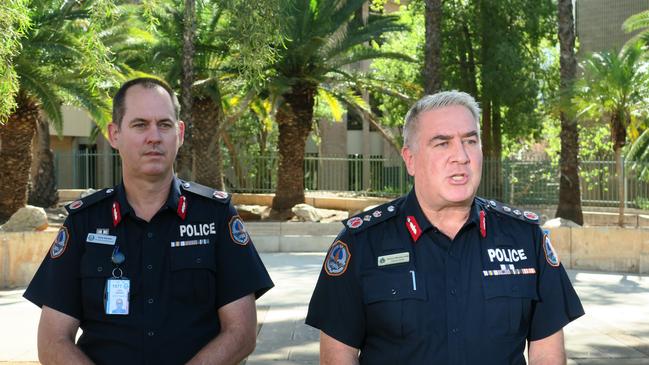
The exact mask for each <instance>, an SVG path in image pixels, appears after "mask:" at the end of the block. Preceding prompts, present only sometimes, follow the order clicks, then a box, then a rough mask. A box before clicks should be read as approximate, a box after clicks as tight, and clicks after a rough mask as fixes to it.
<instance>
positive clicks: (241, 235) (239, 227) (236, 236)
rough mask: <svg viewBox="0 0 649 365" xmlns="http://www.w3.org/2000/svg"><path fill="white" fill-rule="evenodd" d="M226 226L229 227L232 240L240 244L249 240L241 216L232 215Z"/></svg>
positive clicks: (245, 243)
mask: <svg viewBox="0 0 649 365" xmlns="http://www.w3.org/2000/svg"><path fill="white" fill-rule="evenodd" d="M228 227H229V228H230V237H231V238H232V240H233V241H234V242H236V243H237V244H239V245H241V246H245V245H247V244H248V242H250V235H249V234H248V231H246V227H245V226H244V225H243V221H242V220H241V217H239V216H238V215H235V216H233V217H232V218H231V219H230V224H228Z"/></svg>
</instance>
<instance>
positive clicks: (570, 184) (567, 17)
mask: <svg viewBox="0 0 649 365" xmlns="http://www.w3.org/2000/svg"><path fill="white" fill-rule="evenodd" d="M558 20H559V44H560V49H561V53H560V55H561V56H560V57H561V58H560V65H561V81H560V83H561V90H560V99H561V102H560V110H561V111H560V116H561V159H560V161H559V166H560V170H561V179H560V180H559V205H558V207H557V213H556V216H557V217H562V218H566V219H569V220H571V221H573V222H575V223H577V224H579V225H583V224H584V216H583V213H582V210H581V191H580V187H579V161H578V156H579V131H578V130H577V120H576V118H575V115H574V112H573V110H574V107H573V105H572V95H571V93H572V86H573V83H574V80H575V76H576V75H577V58H576V57H575V23H574V21H573V17H572V0H559V2H558Z"/></svg>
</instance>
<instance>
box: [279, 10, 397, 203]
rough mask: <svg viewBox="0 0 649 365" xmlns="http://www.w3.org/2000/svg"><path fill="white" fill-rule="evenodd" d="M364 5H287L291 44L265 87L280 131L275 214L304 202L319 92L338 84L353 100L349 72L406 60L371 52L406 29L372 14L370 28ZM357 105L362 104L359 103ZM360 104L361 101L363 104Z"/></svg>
mask: <svg viewBox="0 0 649 365" xmlns="http://www.w3.org/2000/svg"><path fill="white" fill-rule="evenodd" d="M364 3H365V0H313V1H310V2H309V1H301V0H294V1H289V4H288V5H287V6H286V14H285V15H284V26H285V27H286V32H287V34H286V36H287V40H286V41H285V42H284V43H283V45H281V46H278V47H277V52H278V54H277V61H276V62H275V63H274V64H273V65H272V66H271V67H270V72H269V73H270V77H269V81H268V84H267V87H268V90H270V93H271V94H272V95H274V96H275V97H276V105H277V112H276V115H275V120H276V122H277V124H278V129H279V140H278V149H279V169H278V172H277V174H278V175H277V188H276V191H275V197H274V198H273V206H272V208H273V210H275V211H276V212H283V211H286V210H288V209H290V208H292V207H293V206H294V205H295V204H299V203H303V202H304V166H303V165H304V151H305V145H306V139H307V137H308V135H309V133H310V132H311V129H312V123H313V106H314V101H315V98H316V95H317V94H318V90H319V89H322V88H324V89H326V88H329V89H332V90H333V88H334V85H336V86H339V87H344V88H345V89H346V90H349V91H352V92H351V93H350V92H342V91H338V92H336V93H335V94H332V95H336V96H340V97H342V96H343V95H347V96H348V97H347V98H346V100H347V101H353V100H354V99H355V98H353V97H352V94H354V92H356V95H359V94H360V93H359V92H358V90H355V85H356V83H355V78H356V75H355V74H354V73H353V72H352V71H350V70H351V68H353V67H354V65H355V64H357V63H358V62H360V61H365V60H371V59H375V58H379V57H402V56H401V55H396V54H392V53H387V52H382V51H380V50H379V49H377V48H372V47H367V46H366V45H367V43H368V42H371V41H373V40H378V39H379V38H380V37H381V36H382V35H383V34H386V33H387V32H392V31H399V30H403V29H404V28H405V27H404V26H402V25H400V24H398V23H397V18H396V17H394V16H384V15H373V14H370V16H369V18H368V20H367V23H364V22H363V21H361V19H358V17H356V16H355V15H356V14H357V13H358V12H359V11H360V9H361V8H362V6H363V4H364ZM356 101H359V100H358V98H356ZM361 103H362V101H361Z"/></svg>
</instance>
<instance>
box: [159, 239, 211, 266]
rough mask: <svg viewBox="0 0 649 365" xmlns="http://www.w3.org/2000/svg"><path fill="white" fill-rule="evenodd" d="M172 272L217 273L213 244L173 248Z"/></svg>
mask: <svg viewBox="0 0 649 365" xmlns="http://www.w3.org/2000/svg"><path fill="white" fill-rule="evenodd" d="M170 256H171V260H170V261H171V262H170V264H171V271H177V270H186V269H207V270H211V271H216V268H215V266H214V265H215V263H214V262H215V259H214V247H213V246H212V244H208V245H196V246H184V247H173V248H171V255H170Z"/></svg>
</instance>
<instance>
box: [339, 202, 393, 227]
mask: <svg viewBox="0 0 649 365" xmlns="http://www.w3.org/2000/svg"><path fill="white" fill-rule="evenodd" d="M397 201H398V200H395V201H391V202H389V203H385V204H382V205H379V206H378V207H376V208H374V209H370V210H368V211H366V212H362V213H359V214H357V215H355V216H353V217H351V218H349V219H347V220H346V221H343V224H344V225H345V226H347V229H348V230H349V232H352V233H358V232H362V231H364V230H365V229H367V228H369V227H372V226H374V225H377V224H379V223H381V222H385V221H386V220H388V219H390V218H392V217H394V216H395V215H396V214H397V206H398V204H396V202H397Z"/></svg>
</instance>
